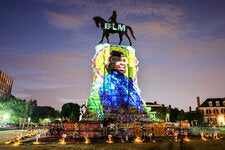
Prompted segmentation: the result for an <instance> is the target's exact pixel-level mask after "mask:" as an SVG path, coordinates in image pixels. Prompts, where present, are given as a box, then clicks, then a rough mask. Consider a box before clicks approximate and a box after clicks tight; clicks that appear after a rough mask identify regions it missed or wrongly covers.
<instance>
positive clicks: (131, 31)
mask: <svg viewBox="0 0 225 150" xmlns="http://www.w3.org/2000/svg"><path fill="white" fill-rule="evenodd" d="M127 29H129V31H130V34H131V35H132V37H133V38H134V39H135V40H136V38H135V36H134V32H133V30H132V28H131V27H130V26H127Z"/></svg>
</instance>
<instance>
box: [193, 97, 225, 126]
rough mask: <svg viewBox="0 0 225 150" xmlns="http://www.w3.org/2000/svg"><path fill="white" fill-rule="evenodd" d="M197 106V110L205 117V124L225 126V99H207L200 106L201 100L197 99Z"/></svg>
mask: <svg viewBox="0 0 225 150" xmlns="http://www.w3.org/2000/svg"><path fill="white" fill-rule="evenodd" d="M197 105H198V107H197V109H198V110H200V111H201V112H202V113H203V115H204V123H206V124H213V125H217V126H224V125H225V98H207V99H206V100H205V101H204V102H203V103H202V104H200V98H199V97H197Z"/></svg>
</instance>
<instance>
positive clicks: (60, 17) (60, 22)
mask: <svg viewBox="0 0 225 150" xmlns="http://www.w3.org/2000/svg"><path fill="white" fill-rule="evenodd" d="M46 14H47V16H48V21H49V22H50V24H52V25H54V26H56V27H58V28H60V29H76V28H78V27H80V26H81V25H83V23H84V20H82V18H79V16H74V15H69V14H65V13H58V12H50V11H46Z"/></svg>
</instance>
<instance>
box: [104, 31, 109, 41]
mask: <svg viewBox="0 0 225 150" xmlns="http://www.w3.org/2000/svg"><path fill="white" fill-rule="evenodd" d="M105 37H106V39H107V43H109V33H108V32H105Z"/></svg>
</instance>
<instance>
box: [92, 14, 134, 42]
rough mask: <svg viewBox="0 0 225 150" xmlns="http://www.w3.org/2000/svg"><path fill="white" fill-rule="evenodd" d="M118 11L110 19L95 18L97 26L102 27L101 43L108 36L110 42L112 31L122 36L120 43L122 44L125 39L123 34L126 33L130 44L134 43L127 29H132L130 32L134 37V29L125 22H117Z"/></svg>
mask: <svg viewBox="0 0 225 150" xmlns="http://www.w3.org/2000/svg"><path fill="white" fill-rule="evenodd" d="M116 17H117V14H116V11H113V15H112V16H111V17H110V18H109V19H108V21H106V20H104V19H103V18H101V17H99V16H96V17H94V18H93V20H94V22H95V25H96V27H101V29H102V39H101V41H100V42H99V43H101V42H102V41H103V39H104V37H106V39H107V42H108V43H109V34H110V33H112V34H114V33H118V34H119V38H120V42H119V45H120V44H121V42H122V40H123V35H125V36H126V37H127V39H128V40H129V43H130V46H131V45H132V43H131V40H130V37H129V35H128V33H127V31H128V30H129V31H130V34H131V35H132V37H133V38H134V39H136V38H135V36H134V33H133V30H132V28H131V27H130V26H127V25H125V24H122V23H117V22H116Z"/></svg>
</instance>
